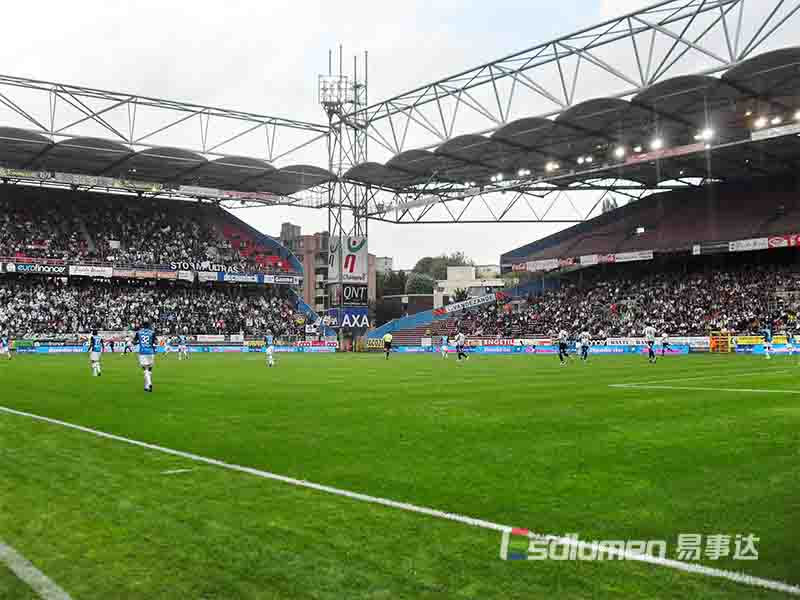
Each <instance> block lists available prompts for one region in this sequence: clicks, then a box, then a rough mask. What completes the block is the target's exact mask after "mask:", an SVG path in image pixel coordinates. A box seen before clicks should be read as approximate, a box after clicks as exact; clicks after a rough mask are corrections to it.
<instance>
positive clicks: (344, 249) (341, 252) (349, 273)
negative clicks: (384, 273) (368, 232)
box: [328, 236, 369, 284]
mask: <svg viewBox="0 0 800 600" xmlns="http://www.w3.org/2000/svg"><path fill="white" fill-rule="evenodd" d="M340 244H341V246H340ZM340 260H341V269H340V268H339V261H340ZM368 266H369V252H368V248H367V238H366V237H362V236H357V237H346V238H340V239H331V245H330V252H329V253H328V281H329V282H330V283H361V284H366V283H367V272H368ZM340 270H341V281H340V279H339V275H340V273H339V271H340Z"/></svg>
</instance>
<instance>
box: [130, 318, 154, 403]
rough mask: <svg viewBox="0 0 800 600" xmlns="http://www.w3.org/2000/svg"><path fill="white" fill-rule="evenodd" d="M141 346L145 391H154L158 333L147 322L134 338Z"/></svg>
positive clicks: (135, 342) (140, 356)
mask: <svg viewBox="0 0 800 600" xmlns="http://www.w3.org/2000/svg"><path fill="white" fill-rule="evenodd" d="M133 343H134V344H139V366H140V367H142V371H144V391H145V392H152V391H153V363H154V362H155V357H156V332H155V331H154V330H153V329H152V328H151V327H150V323H147V322H145V323H144V324H143V325H142V328H141V329H140V330H139V331H137V332H136V335H135V336H134V338H133Z"/></svg>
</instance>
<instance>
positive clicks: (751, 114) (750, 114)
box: [744, 110, 753, 117]
mask: <svg viewBox="0 0 800 600" xmlns="http://www.w3.org/2000/svg"><path fill="white" fill-rule="evenodd" d="M744 116H745V117H752V116H753V111H752V110H748V111H747V112H745V113H744Z"/></svg>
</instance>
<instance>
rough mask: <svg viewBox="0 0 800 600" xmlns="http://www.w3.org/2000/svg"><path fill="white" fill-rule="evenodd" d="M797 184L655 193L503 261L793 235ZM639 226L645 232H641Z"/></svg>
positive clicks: (799, 222)
mask: <svg viewBox="0 0 800 600" xmlns="http://www.w3.org/2000/svg"><path fill="white" fill-rule="evenodd" d="M796 186H797V182H796V181H794V180H793V179H788V180H776V179H768V180H765V181H756V182H754V183H751V184H747V185H745V184H735V185H716V186H708V187H707V188H703V189H696V188H692V189H688V190H687V191H674V192H665V193H660V194H653V195H650V196H647V197H645V198H643V199H641V200H639V201H636V202H631V203H629V204H627V205H625V206H623V207H621V208H619V209H616V210H614V211H611V212H608V213H605V214H603V215H601V216H599V217H596V218H594V219H592V220H591V221H588V222H586V223H581V224H579V225H576V226H574V227H570V228H569V229H566V230H564V231H561V232H559V233H556V234H554V235H551V236H548V237H546V238H543V239H541V240H539V241H537V242H533V243H531V244H528V245H526V246H523V247H521V248H518V249H516V250H513V251H512V252H508V253H506V254H504V255H503V256H502V258H501V261H502V262H503V263H504V264H506V263H516V262H521V261H527V260H540V259H550V258H568V257H578V256H582V255H586V254H613V253H615V252H627V251H633V250H655V251H660V252H675V251H683V250H689V249H691V247H692V245H693V244H696V243H701V242H726V241H731V240H738V239H746V238H751V237H757V236H761V235H771V234H784V233H794V232H796V231H798V230H800V195H799V194H798V193H797V187H796ZM639 227H641V228H643V229H644V232H643V233H636V230H637V228H639Z"/></svg>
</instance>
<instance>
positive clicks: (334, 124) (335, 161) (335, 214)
mask: <svg viewBox="0 0 800 600" xmlns="http://www.w3.org/2000/svg"><path fill="white" fill-rule="evenodd" d="M363 61H364V62H363V74H362V75H361V78H360V77H359V72H358V57H356V56H354V57H353V72H352V74H351V75H346V74H345V73H344V61H343V56H342V46H341V45H340V46H339V72H338V74H336V73H334V71H333V52H332V51H329V53H328V74H327V75H320V76H319V88H318V89H319V103H320V105H321V106H322V108H323V109H324V110H325V113H326V114H327V115H328V124H329V129H328V168H329V170H330V172H331V173H333V174H334V175H335V178H334V179H333V181H331V182H330V183H329V184H328V198H327V204H328V231H329V233H330V246H329V251H334V252H338V253H339V256H338V261H335V262H336V263H338V265H339V272H338V274H331V273H329V274H328V281H327V283H328V303H329V304H328V305H329V306H339V308H342V306H343V293H341V286H338V284H340V283H341V282H342V279H343V277H342V267H343V261H342V247H343V241H344V240H346V239H347V238H349V237H352V236H363V237H367V235H368V226H367V223H368V217H367V215H368V210H367V203H368V198H369V190H368V189H366V188H365V187H364V186H360V185H353V184H352V183H347V182H346V181H344V175H345V174H346V173H347V171H348V170H350V169H351V168H352V167H354V166H356V165H358V164H361V163H363V162H366V160H367V123H366V118H365V114H364V111H365V109H366V107H367V77H368V75H367V74H368V54H367V53H366V52H364V57H363ZM328 263H329V264H331V261H330V260H329V261H328ZM334 285H337V286H338V290H337V288H334V287H332V286H334ZM337 296H338V300H337V298H336V297H337ZM340 314H341V311H340Z"/></svg>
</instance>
